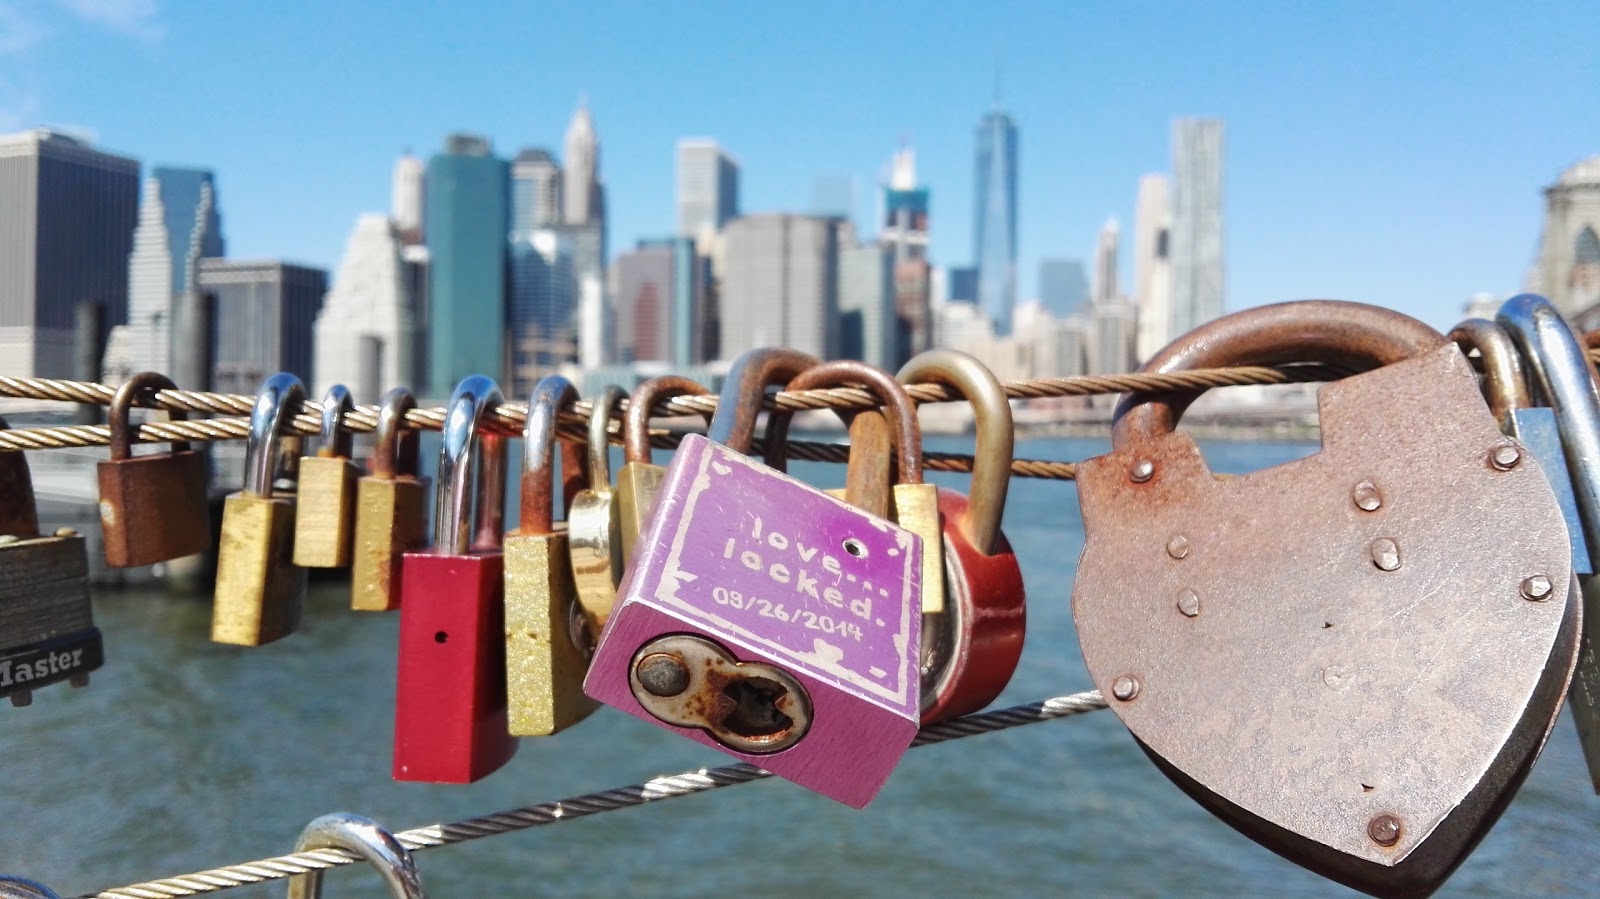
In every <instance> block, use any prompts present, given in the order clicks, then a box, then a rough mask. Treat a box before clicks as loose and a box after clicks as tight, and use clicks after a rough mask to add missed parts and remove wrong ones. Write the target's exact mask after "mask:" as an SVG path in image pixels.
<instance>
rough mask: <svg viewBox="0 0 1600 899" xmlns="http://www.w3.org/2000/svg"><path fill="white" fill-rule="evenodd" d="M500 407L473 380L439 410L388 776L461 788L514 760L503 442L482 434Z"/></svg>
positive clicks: (407, 585)
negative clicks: (427, 521) (438, 441)
mask: <svg viewBox="0 0 1600 899" xmlns="http://www.w3.org/2000/svg"><path fill="white" fill-rule="evenodd" d="M502 402H503V399H502V398H501V395H500V388H499V387H498V386H497V385H496V384H495V382H494V381H492V380H490V379H489V378H487V377H484V376H483V375H472V376H470V377H468V378H467V379H465V380H463V381H462V382H461V383H460V384H458V385H457V386H456V389H455V393H454V394H452V395H451V397H450V404H449V406H447V407H446V409H445V420H444V439H443V445H442V446H441V448H440V452H439V475H438V478H439V487H438V490H437V491H436V495H437V501H436V503H435V505H434V546H433V548H432V549H431V550H427V551H422V552H409V553H406V554H405V560H404V561H403V562H402V563H401V568H400V581H401V586H400V590H401V599H400V662H399V671H398V680H397V685H396V689H395V715H394V770H393V774H394V779H395V780H407V781H424V782H428V783H471V782H473V781H475V780H478V779H480V778H483V777H485V776H486V775H488V774H490V773H492V772H494V771H495V770H496V769H498V768H499V767H500V766H501V765H504V764H505V763H506V762H507V761H508V760H510V758H511V756H512V755H514V754H515V753H516V751H517V741H516V739H515V738H513V737H512V736H511V734H510V733H509V732H508V731H507V729H506V651H505V604H504V596H505V584H504V581H503V576H504V556H503V555H502V551H501V542H500V541H501V537H502V532H503V530H504V528H503V522H504V519H505V507H504V503H505V486H506V445H505V439H504V438H503V437H501V436H500V435H499V434H495V433H493V432H491V431H487V430H483V428H482V424H483V418H484V416H485V415H487V414H488V413H489V412H491V411H492V410H493V409H494V408H495V407H496V406H499V405H500V404H501V403H502Z"/></svg>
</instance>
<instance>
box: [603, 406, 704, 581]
mask: <svg viewBox="0 0 1600 899" xmlns="http://www.w3.org/2000/svg"><path fill="white" fill-rule="evenodd" d="M710 393H711V391H709V390H707V389H706V388H705V387H703V386H701V385H700V384H699V383H697V382H695V381H691V380H689V379H688V378H685V377H681V376H679V375H662V376H660V377H658V378H651V379H650V380H648V381H646V382H644V383H643V384H640V385H639V386H638V387H637V388H636V389H635V390H634V391H633V395H632V396H630V397H629V398H628V414H627V416H626V417H625V418H624V419H623V420H622V459H623V464H622V472H621V473H620V474H618V475H617V496H616V500H615V502H616V504H617V536H618V537H619V538H620V539H621V542H622V561H623V564H624V565H626V564H627V562H628V560H630V559H632V558H633V544H634V543H635V542H636V541H637V540H638V539H639V533H640V532H641V531H643V530H644V525H645V522H646V521H648V520H649V518H650V510H651V509H653V508H655V504H656V491H657V490H658V489H659V488H660V487H661V478H662V477H663V476H665V475H666V473H667V469H666V466H664V465H656V464H655V463H653V462H651V461H650V410H651V408H653V407H654V406H655V404H656V403H658V402H661V401H662V400H669V399H672V398H673V397H676V396H707V395H709V394H710Z"/></svg>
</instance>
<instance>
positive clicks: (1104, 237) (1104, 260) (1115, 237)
mask: <svg viewBox="0 0 1600 899" xmlns="http://www.w3.org/2000/svg"><path fill="white" fill-rule="evenodd" d="M1121 242H1122V227H1121V226H1120V225H1118V224H1117V220H1116V219H1115V218H1109V219H1106V223H1105V224H1104V225H1101V226H1100V239H1099V240H1098V241H1096V243H1095V247H1094V293H1093V294H1092V296H1093V298H1094V302H1096V303H1104V302H1108V301H1110V300H1114V299H1116V297H1117V251H1118V250H1119V249H1120V246H1119V245H1120V244H1121Z"/></svg>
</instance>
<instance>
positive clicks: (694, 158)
mask: <svg viewBox="0 0 1600 899" xmlns="http://www.w3.org/2000/svg"><path fill="white" fill-rule="evenodd" d="M738 214H739V163H738V162H736V161H735V160H734V158H733V157H732V156H729V155H728V154H727V153H726V152H724V151H723V149H722V148H721V147H720V146H718V145H717V142H716V141H714V140H709V139H703V138H701V139H692V140H680V141H678V234H679V236H681V237H692V238H699V237H701V236H702V232H705V231H707V230H710V231H719V230H721V229H722V226H723V224H724V223H725V222H727V221H728V219H731V218H734V217H735V216H737V215H738Z"/></svg>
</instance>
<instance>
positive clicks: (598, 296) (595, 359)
mask: <svg viewBox="0 0 1600 899" xmlns="http://www.w3.org/2000/svg"><path fill="white" fill-rule="evenodd" d="M611 320H612V316H611V315H609V314H608V310H607V309H606V298H605V288H604V285H602V284H601V282H600V279H599V278H598V277H596V276H594V275H584V276H582V277H580V278H579V279H578V367H580V368H584V369H592V368H599V367H600V366H602V365H605V364H607V363H608V362H610V361H611V359H610V357H611V351H610V346H611V334H610V323H611Z"/></svg>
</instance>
